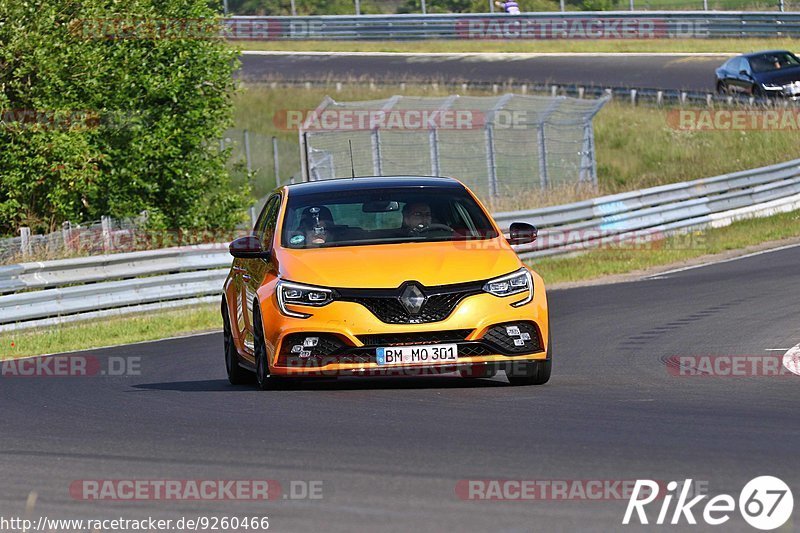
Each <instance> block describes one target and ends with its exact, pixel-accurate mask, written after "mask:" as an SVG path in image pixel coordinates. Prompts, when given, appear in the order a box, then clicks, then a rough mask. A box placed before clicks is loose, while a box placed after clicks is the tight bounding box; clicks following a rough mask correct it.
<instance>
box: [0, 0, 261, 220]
mask: <svg viewBox="0 0 800 533" xmlns="http://www.w3.org/2000/svg"><path fill="white" fill-rule="evenodd" d="M217 17H218V15H217V13H216V12H215V11H214V10H212V9H210V8H209V7H208V5H207V3H206V2H205V1H204V0H169V1H164V0H84V1H75V0H38V1H37V2H29V1H24V0H23V1H19V0H0V110H2V113H3V115H2V117H0V119H1V120H2V121H1V122H0V234H2V233H11V232H13V231H14V230H15V228H16V227H18V226H19V225H29V226H31V227H32V228H34V229H35V230H47V229H52V228H54V227H56V226H58V225H59V224H60V223H61V222H62V221H64V220H71V221H73V222H80V221H86V220H96V219H99V218H100V216H101V215H111V216H113V217H115V218H124V217H129V216H135V215H137V214H138V213H139V212H141V211H143V210H146V211H148V212H149V214H150V217H149V218H150V220H152V221H161V222H160V223H161V224H163V225H165V226H168V227H171V228H176V229H177V228H198V227H230V226H232V225H235V224H236V223H237V222H238V221H239V220H240V217H241V213H242V212H243V210H242V209H241V208H242V205H243V202H244V197H245V196H244V191H231V190H230V188H229V187H228V184H227V181H228V177H227V173H226V170H225V154H224V153H220V152H219V150H218V144H217V143H216V141H215V139H218V138H219V137H221V136H222V133H223V131H224V130H225V128H226V127H228V126H229V124H230V120H231V118H230V117H231V92H232V89H233V87H234V86H233V84H234V82H233V77H232V74H233V71H234V69H235V68H236V51H235V50H233V49H231V48H230V47H228V46H226V45H225V43H224V42H223V41H222V40H221V39H219V38H218V33H217V28H218V26H217V24H218V22H217ZM142 21H149V22H150V23H152V24H151V25H149V26H148V25H143V24H141V22H142ZM185 21H189V23H188V24H187V23H186V22H185ZM192 21H195V23H194V24H193V23H192ZM197 21H202V22H203V24H202V25H200V24H198V23H197Z"/></svg>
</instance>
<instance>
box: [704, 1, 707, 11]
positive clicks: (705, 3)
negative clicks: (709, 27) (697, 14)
mask: <svg viewBox="0 0 800 533" xmlns="http://www.w3.org/2000/svg"><path fill="white" fill-rule="evenodd" d="M703 11H708V0H703Z"/></svg>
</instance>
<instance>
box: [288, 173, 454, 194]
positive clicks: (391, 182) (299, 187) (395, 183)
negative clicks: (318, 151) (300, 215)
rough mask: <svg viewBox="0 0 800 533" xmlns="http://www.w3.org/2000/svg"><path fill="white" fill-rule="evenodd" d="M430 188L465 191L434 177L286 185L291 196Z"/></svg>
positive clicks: (383, 178) (362, 179)
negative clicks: (367, 190)
mask: <svg viewBox="0 0 800 533" xmlns="http://www.w3.org/2000/svg"><path fill="white" fill-rule="evenodd" d="M416 187H420V188H421V187H430V188H436V189H463V188H464V186H463V185H462V184H461V182H459V181H458V180H456V179H453V178H446V177H434V176H364V177H357V178H336V179H329V180H320V181H309V182H305V183H295V184H293V185H286V190H288V191H289V194H290V195H291V196H297V195H306V194H320V193H323V194H324V193H331V192H341V191H362V190H366V189H397V188H416Z"/></svg>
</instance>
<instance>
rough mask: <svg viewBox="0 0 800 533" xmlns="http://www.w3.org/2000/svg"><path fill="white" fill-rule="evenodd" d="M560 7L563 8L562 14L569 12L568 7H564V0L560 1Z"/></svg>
mask: <svg viewBox="0 0 800 533" xmlns="http://www.w3.org/2000/svg"><path fill="white" fill-rule="evenodd" d="M559 7H560V8H561V12H562V13H563V12H564V11H566V10H567V9H566V6H565V5H564V0H560V1H559Z"/></svg>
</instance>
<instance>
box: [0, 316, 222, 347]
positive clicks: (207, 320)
mask: <svg viewBox="0 0 800 533" xmlns="http://www.w3.org/2000/svg"><path fill="white" fill-rule="evenodd" d="M220 320H221V319H220V314H219V305H217V304H212V305H202V306H195V307H187V308H185V309H175V310H169V311H159V312H155V313H148V314H142V315H131V316H125V317H114V318H107V319H101V320H95V321H91V322H85V323H77V324H65V325H62V326H52V327H47V328H41V329H38V328H37V329H35V330H22V331H19V332H3V333H0V360H2V359H13V358H16V357H25V356H28V355H40V354H48V353H62V352H69V351H75V350H85V349H88V348H99V347H102V346H114V345H117V344H130V343H133V342H141V341H149V340H156V339H163V338H166V337H174V336H178V335H182V334H186V333H193V332H199V331H209V330H214V329H218V328H220ZM220 350H222V348H221V347H220Z"/></svg>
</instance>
